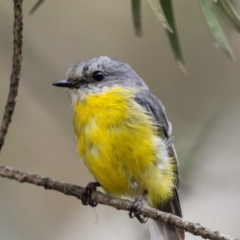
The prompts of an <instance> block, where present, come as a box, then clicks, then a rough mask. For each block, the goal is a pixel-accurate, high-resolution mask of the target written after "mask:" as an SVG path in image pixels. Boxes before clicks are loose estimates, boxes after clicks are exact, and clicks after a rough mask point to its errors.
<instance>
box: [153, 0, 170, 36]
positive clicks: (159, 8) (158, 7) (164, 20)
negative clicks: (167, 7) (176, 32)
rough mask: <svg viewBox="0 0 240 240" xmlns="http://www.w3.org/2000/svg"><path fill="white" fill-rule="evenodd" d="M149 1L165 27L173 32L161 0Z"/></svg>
mask: <svg viewBox="0 0 240 240" xmlns="http://www.w3.org/2000/svg"><path fill="white" fill-rule="evenodd" d="M149 3H150V5H151V7H152V9H153V11H154V12H155V14H156V16H157V18H158V19H159V20H160V21H161V22H162V24H163V27H164V28H165V29H167V30H168V31H169V32H171V33H172V32H173V30H172V29H171V27H170V25H169V23H168V21H167V18H166V16H165V13H164V11H163V9H162V5H161V4H160V1H159V0H149Z"/></svg>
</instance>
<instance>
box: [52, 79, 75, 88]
mask: <svg viewBox="0 0 240 240" xmlns="http://www.w3.org/2000/svg"><path fill="white" fill-rule="evenodd" d="M52 85H53V86H56V87H65V88H73V87H75V86H76V82H70V81H69V80H59V81H56V82H54V83H53V84H52Z"/></svg>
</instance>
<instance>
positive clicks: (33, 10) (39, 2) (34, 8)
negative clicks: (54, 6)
mask: <svg viewBox="0 0 240 240" xmlns="http://www.w3.org/2000/svg"><path fill="white" fill-rule="evenodd" d="M43 2H44V0H38V1H37V2H36V3H35V4H34V6H33V7H32V9H31V10H30V12H29V14H30V15H32V14H33V13H35V11H36V10H37V9H38V8H39V7H40V5H42V3H43Z"/></svg>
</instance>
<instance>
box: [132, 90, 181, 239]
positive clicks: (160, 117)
mask: <svg viewBox="0 0 240 240" xmlns="http://www.w3.org/2000/svg"><path fill="white" fill-rule="evenodd" d="M134 100H135V101H136V102H137V103H138V104H139V105H141V106H142V107H144V108H145V110H146V112H147V114H150V115H151V116H152V117H153V118H154V119H155V121H156V125H157V127H158V129H159V133H160V134H161V136H163V137H164V138H165V141H166V144H167V150H168V154H169V156H170V157H172V158H173V159H174V163H175V165H176V167H175V174H176V183H175V188H174V196H173V198H172V199H171V200H169V201H168V202H167V203H166V204H164V206H161V207H159V209H160V210H163V211H165V212H169V213H172V214H174V215H177V216H179V217H182V211H181V206H180V202H179V197H178V191H179V170H178V169H179V167H178V159H177V155H176V151H175V149H174V146H173V143H172V141H171V138H170V134H171V131H172V126H171V123H170V122H169V121H168V118H167V115H166V112H165V108H164V107H163V105H162V103H161V102H160V101H159V100H158V98H157V97H155V96H154V95H153V94H151V92H149V91H148V90H146V89H143V90H140V91H138V92H137V93H136V96H135V98H134ZM154 225H155V227H153V228H152V229H155V230H156V228H158V231H159V232H160V233H161V234H163V235H164V237H165V239H171V240H175V239H181V240H182V239H184V231H182V230H180V229H176V228H175V227H172V226H167V225H163V224H160V225H159V223H156V222H155V224H154ZM156 226H157V227H156ZM155 232H156V231H155ZM152 239H157V238H156V237H153V238H152Z"/></svg>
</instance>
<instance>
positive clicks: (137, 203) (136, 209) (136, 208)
mask: <svg viewBox="0 0 240 240" xmlns="http://www.w3.org/2000/svg"><path fill="white" fill-rule="evenodd" d="M142 201H143V195H140V196H138V197H136V198H135V200H134V202H133V204H132V206H131V208H130V211H129V217H130V218H134V217H136V218H137V219H138V221H139V222H140V223H146V222H147V220H148V218H147V217H144V216H142V215H141V208H142V206H143V203H142Z"/></svg>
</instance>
